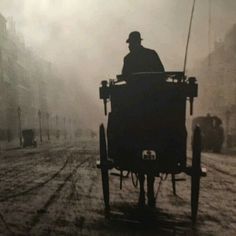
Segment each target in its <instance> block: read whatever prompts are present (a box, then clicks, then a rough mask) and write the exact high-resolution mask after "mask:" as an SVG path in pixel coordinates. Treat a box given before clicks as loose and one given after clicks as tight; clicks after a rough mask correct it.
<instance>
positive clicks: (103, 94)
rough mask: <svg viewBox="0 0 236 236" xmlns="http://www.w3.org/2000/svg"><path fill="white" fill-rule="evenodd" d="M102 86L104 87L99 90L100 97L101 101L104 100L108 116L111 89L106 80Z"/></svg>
mask: <svg viewBox="0 0 236 236" xmlns="http://www.w3.org/2000/svg"><path fill="white" fill-rule="evenodd" d="M101 84H102V86H101V87H100V89H99V96H100V99H103V104H104V111H105V115H107V99H108V98H109V96H110V95H109V89H108V86H107V81H106V80H103V81H102V83H101Z"/></svg>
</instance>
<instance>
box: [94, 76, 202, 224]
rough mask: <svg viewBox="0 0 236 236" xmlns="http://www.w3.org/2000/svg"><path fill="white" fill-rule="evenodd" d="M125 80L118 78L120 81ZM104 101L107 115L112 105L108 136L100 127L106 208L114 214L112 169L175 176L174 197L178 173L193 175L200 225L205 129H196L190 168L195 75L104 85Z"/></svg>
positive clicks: (193, 203) (100, 164)
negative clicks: (189, 137) (189, 119)
mask: <svg viewBox="0 0 236 236" xmlns="http://www.w3.org/2000/svg"><path fill="white" fill-rule="evenodd" d="M119 78H120V77H118V79H119ZM99 92H100V99H103V102H104V108H105V114H107V102H108V101H110V105H111V109H110V112H109V114H108V122H107V132H106V131H105V127H104V125H103V124H101V125H100V161H99V162H98V163H97V167H98V168H100V169H101V174H102V186H103V195H104V203H105V209H106V210H109V209H110V206H109V170H110V169H112V168H116V169H118V170H120V171H121V174H120V180H121V182H120V188H122V177H123V174H122V172H123V171H124V170H127V171H128V172H132V173H135V174H137V175H138V174H147V175H148V174H151V175H152V176H153V175H155V176H157V177H161V175H162V174H167V175H168V174H171V176H172V186H173V193H174V194H176V188H175V183H176V181H179V180H178V179H176V178H175V175H177V174H179V173H181V172H184V173H186V174H187V175H189V176H191V210H192V220H193V222H195V220H196V216H197V209H198V197H199V187H200V177H202V176H206V170H205V168H201V131H200V128H199V127H196V128H195V130H194V132H193V139H192V166H187V154H186V152H187V151H186V149H187V143H186V142H187V131H186V126H185V122H186V110H187V109H186V107H187V100H188V101H189V102H190V114H192V111H193V100H194V98H195V97H197V92H198V85H197V83H196V79H195V78H194V77H191V78H188V79H186V77H185V76H184V73H183V72H164V73H137V74H134V75H133V76H132V77H130V78H128V79H127V81H121V82H119V80H118V81H112V80H111V81H110V83H108V82H107V81H102V86H101V87H100V90H99Z"/></svg>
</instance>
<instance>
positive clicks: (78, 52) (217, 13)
mask: <svg viewBox="0 0 236 236" xmlns="http://www.w3.org/2000/svg"><path fill="white" fill-rule="evenodd" d="M209 2H211V16H212V17H211V30H210V33H211V43H210V48H213V47H214V41H215V40H219V39H223V38H224V35H225V33H226V32H227V31H228V30H229V29H230V27H231V26H232V25H233V24H234V23H236V14H235V13H236V0H196V8H195V14H194V19H193V26H192V35H191V40H190V51H189V61H188V65H190V66H193V65H194V63H196V62H197V61H198V60H199V59H200V58H202V57H204V56H206V54H207V53H208V52H209V43H208V40H209V39H208V32H209V28H208V27H209V24H208V23H209ZM191 7H192V1H191V0H0V12H1V13H2V14H3V15H4V16H6V17H9V16H12V17H13V18H14V20H15V21H16V27H17V31H19V32H21V33H22V34H23V35H24V38H25V42H26V45H27V46H29V47H31V48H32V49H33V50H34V51H35V52H36V53H38V54H39V55H41V56H42V57H44V58H47V59H48V60H50V61H53V62H54V63H55V64H57V65H58V66H59V67H60V68H61V69H63V70H65V71H68V70H70V71H71V75H73V76H72V77H73V79H75V80H76V81H77V82H78V84H79V86H80V88H81V89H83V93H84V94H86V96H88V97H89V99H90V100H91V101H94V104H96V106H95V107H96V108H95V110H96V109H97V104H98V85H99V82H100V81H101V80H103V79H108V78H114V77H115V75H116V74H119V73H120V71H121V67H122V63H123V57H124V56H125V54H127V53H128V48H127V44H126V43H125V41H126V39H127V36H128V34H129V32H130V31H133V30H139V31H140V32H141V34H142V37H143V39H144V40H143V45H144V46H146V47H150V48H153V49H155V50H156V51H157V52H158V53H159V55H160V58H161V59H162V61H163V63H164V65H165V68H166V69H167V70H178V69H179V70H181V69H182V68H183V60H184V50H185V45H186V38H187V31H188V25H189V18H190V12H191ZM68 79H69V78H68ZM86 99H87V98H86ZM91 101H90V102H91ZM91 103H92V104H93V102H91ZM98 113H99V114H100V113H101V107H99V112H98Z"/></svg>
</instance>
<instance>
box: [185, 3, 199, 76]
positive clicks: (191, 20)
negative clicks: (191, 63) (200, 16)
mask: <svg viewBox="0 0 236 236" xmlns="http://www.w3.org/2000/svg"><path fill="white" fill-rule="evenodd" d="M195 2H196V0H193V5H192V11H191V16H190V22H189V29H188V37H187V43H186V48H185V55H184V68H183V71H184V76H185V72H186V65H187V57H188V46H189V40H190V35H191V29H192V22H193V13H194V7H195Z"/></svg>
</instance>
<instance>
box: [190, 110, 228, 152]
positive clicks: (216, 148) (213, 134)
mask: <svg viewBox="0 0 236 236" xmlns="http://www.w3.org/2000/svg"><path fill="white" fill-rule="evenodd" d="M197 125H198V126H199V127H200V128H201V134H202V150H203V151H213V152H215V153H220V152H221V149H222V145H223V143H224V129H223V126H222V120H221V119H220V118H219V117H217V116H211V115H209V114H208V115H206V116H198V117H196V118H194V119H193V121H192V130H194V128H195V127H196V126H197Z"/></svg>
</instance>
